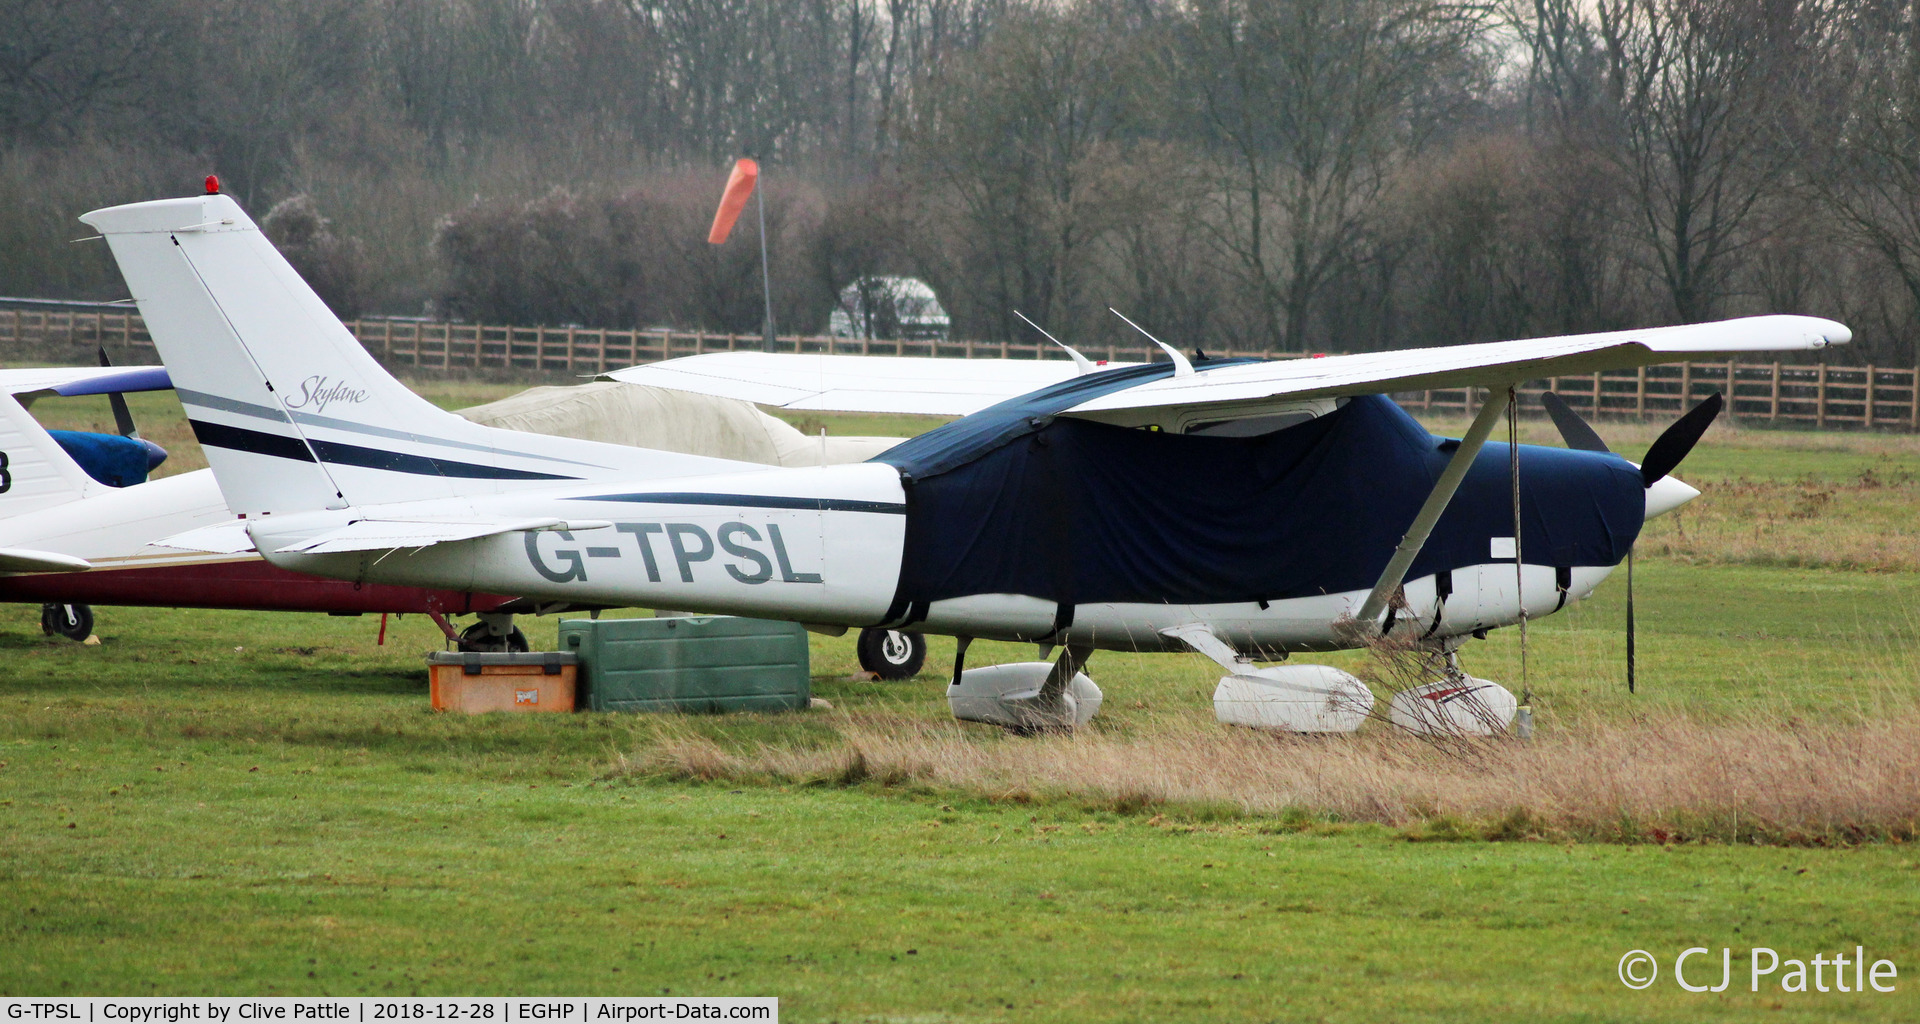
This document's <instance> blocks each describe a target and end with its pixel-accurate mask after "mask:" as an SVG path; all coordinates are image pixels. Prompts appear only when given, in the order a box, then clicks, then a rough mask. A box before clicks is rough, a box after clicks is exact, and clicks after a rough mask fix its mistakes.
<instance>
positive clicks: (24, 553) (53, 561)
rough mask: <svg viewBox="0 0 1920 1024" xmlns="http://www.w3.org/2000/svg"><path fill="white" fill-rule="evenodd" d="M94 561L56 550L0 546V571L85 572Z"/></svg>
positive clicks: (91, 566)
mask: <svg viewBox="0 0 1920 1024" xmlns="http://www.w3.org/2000/svg"><path fill="white" fill-rule="evenodd" d="M91 568H93V563H92V562H89V561H87V560H86V559H84V558H75V557H73V556H72V555H63V554H60V553H58V552H54V551H28V550H25V549H23V548H0V572H85V571H86V570H88V569H91Z"/></svg>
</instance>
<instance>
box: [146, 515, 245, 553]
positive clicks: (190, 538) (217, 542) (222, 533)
mask: <svg viewBox="0 0 1920 1024" xmlns="http://www.w3.org/2000/svg"><path fill="white" fill-rule="evenodd" d="M149 546H150V547H156V548H179V549H180V550H182V551H206V552H209V553H211V554H216V555H237V554H240V553H242V552H246V551H252V550H253V538H252V537H249V536H247V524H246V523H245V522H243V521H241V520H239V519H229V520H227V521H226V522H224V523H215V524H213V525H212V526H202V527H201V528H199V529H198V530H188V531H187V532H185V533H176V534H174V535H173V536H171V537H162V538H160V539H159V540H156V541H153V542H152V543H151V544H150V545H149Z"/></svg>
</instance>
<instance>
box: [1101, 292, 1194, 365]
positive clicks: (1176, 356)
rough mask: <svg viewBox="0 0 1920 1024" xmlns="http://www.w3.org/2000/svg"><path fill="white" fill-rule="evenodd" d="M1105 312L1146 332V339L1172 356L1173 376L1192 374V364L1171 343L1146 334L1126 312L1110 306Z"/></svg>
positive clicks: (1143, 328)
mask: <svg viewBox="0 0 1920 1024" xmlns="http://www.w3.org/2000/svg"><path fill="white" fill-rule="evenodd" d="M1107 312H1109V313H1112V314H1113V315H1114V316H1117V317H1119V318H1120V319H1122V320H1126V322H1127V326H1128V327H1131V328H1133V329H1134V330H1136V331H1139V332H1140V333H1141V334H1146V335H1147V340H1148V341H1151V342H1153V343H1154V344H1155V345H1158V346H1160V348H1161V350H1163V351H1165V352H1166V354H1167V355H1169V356H1172V357H1173V375H1174V376H1175V377H1191V376H1193V364H1192V363H1190V362H1188V361H1187V357H1186V356H1183V355H1181V354H1180V350H1179V349H1177V348H1174V347H1173V346H1172V345H1169V344H1167V343H1166V342H1164V341H1161V340H1160V339H1159V338H1156V337H1154V336H1153V335H1151V334H1147V329H1146V328H1145V327H1142V326H1140V325H1139V324H1136V323H1134V322H1133V321H1131V320H1127V314H1125V313H1122V312H1120V311H1119V310H1117V309H1115V308H1113V307H1112V306H1108V307H1107Z"/></svg>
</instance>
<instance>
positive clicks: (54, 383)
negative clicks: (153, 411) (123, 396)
mask: <svg viewBox="0 0 1920 1024" xmlns="http://www.w3.org/2000/svg"><path fill="white" fill-rule="evenodd" d="M171 387H173V381H172V380H171V379H170V378H168V376H167V368H166V367H164V366H30V367H23V368H20V369H10V370H0V391H4V392H5V393H7V394H10V395H19V396H20V397H22V398H33V397H38V396H39V395H64V396H67V397H69V398H71V397H75V396H78V395H104V394H108V393H111V392H122V393H126V392H134V391H165V390H167V389H168V388H171Z"/></svg>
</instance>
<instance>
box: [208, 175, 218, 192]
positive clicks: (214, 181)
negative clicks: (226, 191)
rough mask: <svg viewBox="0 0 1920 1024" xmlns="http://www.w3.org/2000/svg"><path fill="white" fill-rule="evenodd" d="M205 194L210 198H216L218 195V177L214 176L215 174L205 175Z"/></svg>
mask: <svg viewBox="0 0 1920 1024" xmlns="http://www.w3.org/2000/svg"><path fill="white" fill-rule="evenodd" d="M207 194H208V195H210V196H217V195H219V194H220V177H219V175H216V174H209V175H207Z"/></svg>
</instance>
